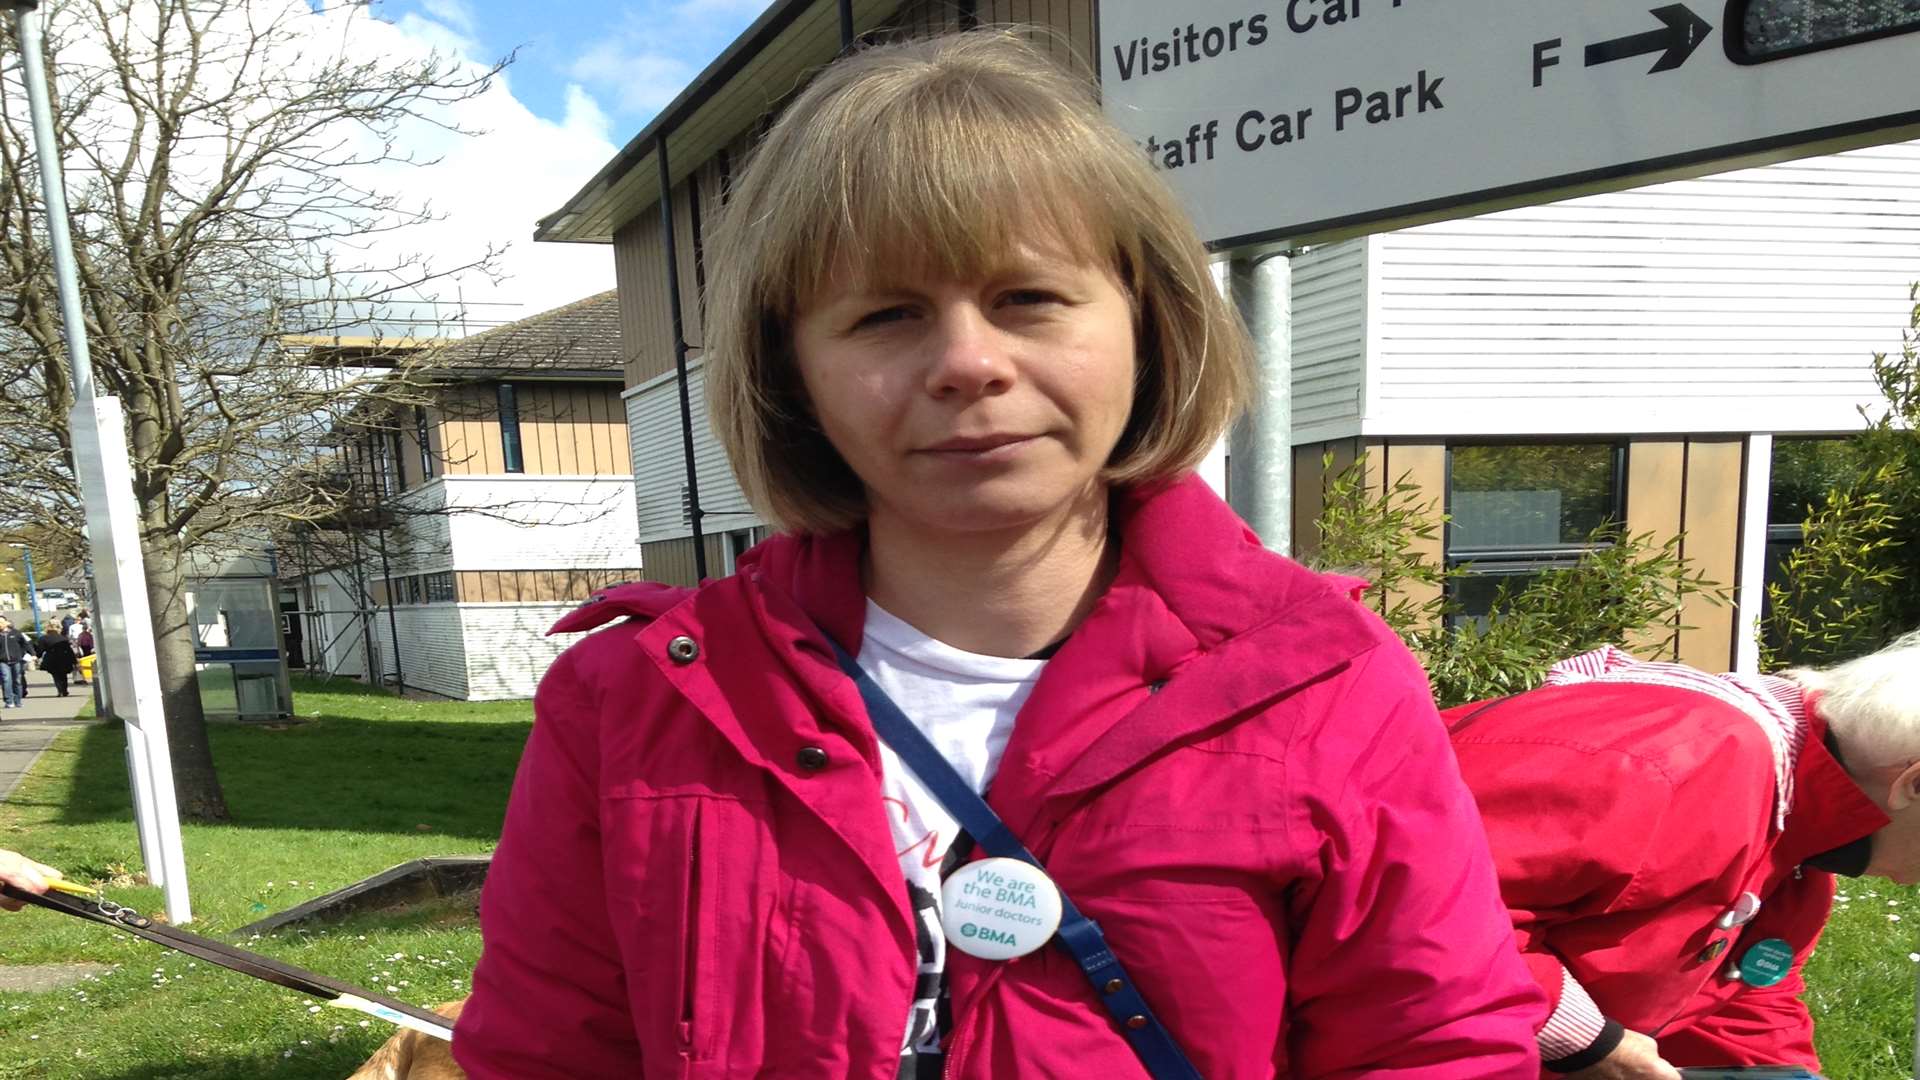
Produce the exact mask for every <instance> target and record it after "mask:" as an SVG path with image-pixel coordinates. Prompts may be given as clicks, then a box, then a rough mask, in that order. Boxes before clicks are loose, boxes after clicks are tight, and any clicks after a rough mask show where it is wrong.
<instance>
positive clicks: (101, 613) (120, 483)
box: [68, 397, 193, 926]
mask: <svg viewBox="0 0 1920 1080" xmlns="http://www.w3.org/2000/svg"><path fill="white" fill-rule="evenodd" d="M68 419H69V421H70V423H71V426H72V431H73V457H74V472H75V474H77V475H78V476H79V478H80V487H81V496H82V498H83V500H84V501H85V503H86V507H87V542H88V546H89V547H90V548H91V551H92V561H93V587H94V598H95V601H96V602H97V605H98V606H97V608H96V609H95V611H94V619H93V633H94V637H95V638H96V639H97V640H98V642H99V648H98V652H99V655H100V658H101V659H102V660H103V661H105V663H106V669H107V670H106V672H105V675H106V679H107V686H108V687H110V688H111V690H112V702H113V711H114V713H115V714H116V715H118V716H119V717H120V719H121V720H122V721H124V723H125V727H126V732H127V765H128V767H129V769H130V770H131V772H132V774H133V800H134V818H135V820H136V822H137V824H138V826H139V829H140V852H141V856H142V858H143V859H144V860H145V862H146V864H147V877H148V878H150V879H151V880H152V881H153V882H154V883H155V884H156V885H159V886H160V887H161V890H162V891H163V892H164V893H165V894H166V904H167V919H168V921H169V922H172V923H173V924H174V925H176V926H177V925H179V924H181V923H184V922H187V921H189V920H191V919H192V918H193V909H192V907H191V905H189V903H188V899H187V864H186V855H185V852H184V850H183V848H182V847H181V843H180V812H179V808H178V806H177V804H176V803H175V802H174V795H173V759H172V758H171V757H170V756H169V753H168V748H167V719H166V715H165V713H164V711H163V710H162V709H161V705H160V669H159V665H158V664H157V662H156V659H155V654H154V647H153V618H152V616H151V614H150V606H149V604H148V602H147V575H146V567H145V564H144V561H143V560H142V558H141V556H140V533H139V523H140V518H139V514H138V510H137V508H136V507H135V505H134V501H133V467H132V465H131V464H130V463H129V461H128V458H127V438H126V428H125V426H124V424H125V421H124V419H123V414H122V412H121V409H120V400H119V399H118V398H111V397H101V398H94V399H92V400H83V401H80V402H78V403H76V404H75V405H74V407H73V412H72V413H71V414H69V417H68Z"/></svg>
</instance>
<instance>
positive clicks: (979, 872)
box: [940, 858, 1060, 960]
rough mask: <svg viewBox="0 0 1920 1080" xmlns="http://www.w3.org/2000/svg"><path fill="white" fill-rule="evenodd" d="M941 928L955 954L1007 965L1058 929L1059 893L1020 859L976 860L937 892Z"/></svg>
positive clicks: (948, 878)
mask: <svg viewBox="0 0 1920 1080" xmlns="http://www.w3.org/2000/svg"><path fill="white" fill-rule="evenodd" d="M940 928H941V929H942V930H943V931H945V932H946V936H947V941H948V943H950V944H951V945H952V946H953V947H954V948H956V949H959V950H960V951H961V952H963V953H966V954H968V955H970V956H977V957H979V958H981V959H982V960H1011V959H1013V958H1014V957H1016V956H1025V955H1027V954H1028V953H1030V952H1033V951H1034V950H1036V949H1038V948H1040V947H1041V946H1042V945H1045V944H1046V943H1047V942H1048V941H1049V940H1051V939H1052V938H1053V935H1054V931H1056V930H1058V929H1060V889H1059V888H1058V887H1057V886H1055V885H1054V883H1053V879H1052V878H1049V877H1048V876H1047V875H1046V872H1045V871H1043V870H1041V869H1040V868H1039V867H1037V866H1034V865H1033V864H1032V863H1027V862H1022V861H1020V860H1019V859H1004V858H1000V859H981V860H980V861H979V862H972V863H968V864H967V865H965V866H962V867H961V868H959V869H958V870H955V871H954V872H953V873H951V874H949V875H947V880H946V882H945V883H944V884H943V885H941V886H940Z"/></svg>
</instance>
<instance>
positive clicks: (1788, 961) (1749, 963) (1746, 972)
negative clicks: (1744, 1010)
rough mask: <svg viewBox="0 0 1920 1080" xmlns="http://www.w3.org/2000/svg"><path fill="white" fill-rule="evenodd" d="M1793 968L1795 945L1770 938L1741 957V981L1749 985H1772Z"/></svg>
mask: <svg viewBox="0 0 1920 1080" xmlns="http://www.w3.org/2000/svg"><path fill="white" fill-rule="evenodd" d="M1792 970H1793V946H1791V945H1789V944H1787V943H1786V942H1784V941H1781V940H1780V939H1779V938H1768V939H1766V940H1765V941H1762V942H1759V943H1757V944H1755V945H1754V946H1753V948H1751V949H1748V950H1747V951H1746V952H1745V953H1744V954H1742V955H1741V957H1740V981H1741V982H1744V983H1746V984H1747V985H1748V986H1772V985H1773V984H1775V983H1777V982H1779V981H1780V980H1781V979H1784V978H1786V977H1787V973H1788V972H1790V971H1792Z"/></svg>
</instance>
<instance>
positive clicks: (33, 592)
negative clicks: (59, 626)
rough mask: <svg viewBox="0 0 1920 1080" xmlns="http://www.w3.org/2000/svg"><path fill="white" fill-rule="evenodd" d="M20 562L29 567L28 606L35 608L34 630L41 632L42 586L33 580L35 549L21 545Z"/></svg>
mask: <svg viewBox="0 0 1920 1080" xmlns="http://www.w3.org/2000/svg"><path fill="white" fill-rule="evenodd" d="M20 562H21V565H23V566H25V567H26V568H27V606H29V607H31V608H33V632H34V633H36V634H37V633H39V632H40V587H39V586H38V585H36V584H34V580H33V549H31V548H29V547H27V545H25V544H21V545H20Z"/></svg>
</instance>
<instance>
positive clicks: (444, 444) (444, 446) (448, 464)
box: [440, 412, 478, 476]
mask: <svg viewBox="0 0 1920 1080" xmlns="http://www.w3.org/2000/svg"><path fill="white" fill-rule="evenodd" d="M440 450H441V458H440V468H441V471H442V472H444V473H446V474H447V475H448V476H465V475H466V474H468V473H470V472H476V471H478V470H476V469H475V468H474V467H473V461H472V457H473V453H472V451H470V450H468V449H467V422H466V420H464V419H462V418H461V417H460V416H459V414H458V413H457V412H453V413H449V414H447V415H445V416H442V417H441V419H440Z"/></svg>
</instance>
